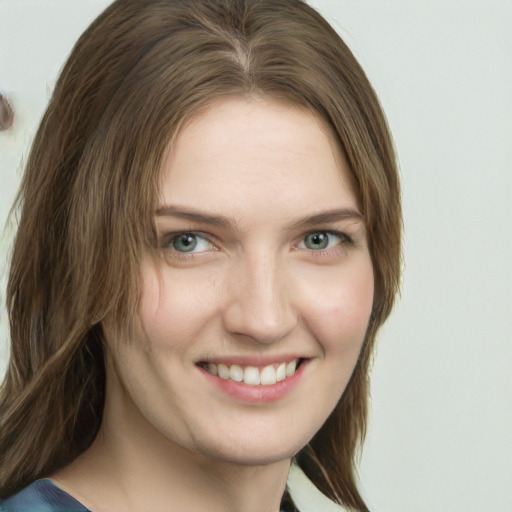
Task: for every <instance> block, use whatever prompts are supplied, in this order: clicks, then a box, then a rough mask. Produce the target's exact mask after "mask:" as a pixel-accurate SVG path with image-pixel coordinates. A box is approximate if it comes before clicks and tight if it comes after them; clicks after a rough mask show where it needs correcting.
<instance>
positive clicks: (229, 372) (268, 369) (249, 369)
mask: <svg viewBox="0 0 512 512" xmlns="http://www.w3.org/2000/svg"><path fill="white" fill-rule="evenodd" d="M298 361H299V360H298V359H294V360H293V361H290V362H289V363H280V364H279V365H277V366H276V365H275V364H270V365H268V366H265V367H264V368H261V370H260V369H259V368H257V367H256V366H246V367H245V368H244V367H242V366H240V365H238V364H232V365H231V366H227V365H225V364H223V363H219V364H216V363H208V364H206V365H205V366H204V367H203V368H204V369H205V370H206V371H207V372H208V373H211V374H212V375H218V376H219V377H220V378H221V379H224V380H233V381H235V382H244V384H248V385H250V386H258V385H261V386H271V385H272V384H275V383H276V382H281V381H282V380H284V379H286V378H288V377H291V376H292V375H293V374H294V373H295V370H296V369H297V363H298Z"/></svg>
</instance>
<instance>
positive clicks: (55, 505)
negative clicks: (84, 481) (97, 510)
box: [0, 479, 91, 512]
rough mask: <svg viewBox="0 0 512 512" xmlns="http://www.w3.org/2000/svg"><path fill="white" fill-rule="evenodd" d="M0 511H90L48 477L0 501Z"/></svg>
mask: <svg viewBox="0 0 512 512" xmlns="http://www.w3.org/2000/svg"><path fill="white" fill-rule="evenodd" d="M0 512H91V511H90V510H89V509H88V508H86V507H84V506H83V505H82V504H81V503H80V502H78V501H77V500H75V498H73V497H72V496H70V495H69V494H68V493H67V492H64V491H63V490H62V489H59V488H58V487H57V486H56V485H55V484H54V483H53V482H51V481H50V480H48V479H43V480H37V481H35V482H34V483H33V484H30V485H29V486H28V487H25V489H22V490H21V491H20V492H19V493H17V494H15V495H13V496H11V497H9V498H7V499H6V500H5V501H2V502H0Z"/></svg>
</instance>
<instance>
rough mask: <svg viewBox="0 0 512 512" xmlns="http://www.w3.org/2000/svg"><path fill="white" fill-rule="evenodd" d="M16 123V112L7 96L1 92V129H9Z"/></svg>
mask: <svg viewBox="0 0 512 512" xmlns="http://www.w3.org/2000/svg"><path fill="white" fill-rule="evenodd" d="M13 123H14V112H13V110H12V107H11V105H10V104H9V102H8V101H7V98H6V97H5V96H3V95H2V94H0V131H4V130H8V129H9V128H10V127H11V126H12V124H13Z"/></svg>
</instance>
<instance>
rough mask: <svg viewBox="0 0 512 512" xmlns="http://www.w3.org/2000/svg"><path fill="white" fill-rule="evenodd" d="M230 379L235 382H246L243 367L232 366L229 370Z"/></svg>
mask: <svg viewBox="0 0 512 512" xmlns="http://www.w3.org/2000/svg"><path fill="white" fill-rule="evenodd" d="M229 378H230V379H231V380H234V381H235V382H242V381H243V380H244V371H243V370H242V367H241V366H238V365H237V364H232V365H231V368H230V369H229Z"/></svg>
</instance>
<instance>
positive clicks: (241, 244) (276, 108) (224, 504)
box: [53, 97, 374, 512]
mask: <svg viewBox="0 0 512 512" xmlns="http://www.w3.org/2000/svg"><path fill="white" fill-rule="evenodd" d="M340 210H342V212H343V213H344V215H338V216H336V215H331V216H330V217H329V218H324V219H320V220H319V219H316V220H315V219H314V218H313V217H314V216H317V215H318V214H322V213H325V212H333V211H337V212H339V211H340ZM191 212H193V213H194V215H191ZM197 213H199V214H201V215H203V216H204V215H206V216H217V217H218V216H221V217H222V218H223V219H224V224H219V223H218V222H217V223H212V222H210V221H207V220H205V219H200V218H199V219H198V218H192V217H197V215H195V214H197ZM155 223H156V227H157V233H158V237H159V242H158V247H157V248H156V249H155V250H153V251H150V250H148V253H147V254H146V255H145V257H144V260H143V263H142V268H141V272H142V277H143V280H142V281H143V286H142V290H141V304H140V312H139V317H138V318H137V319H136V321H135V326H134V329H133V335H132V337H131V339H128V340H127V339H121V336H120V335H119V334H118V332H117V331H116V329H115V326H113V325H110V324H109V322H106V323H105V332H106V337H107V344H108V350H107V354H106V365H107V396H106V405H105V413H104V419H103V424H102V427H101V430H100V433H99V435H98V437H97V439H96V441H95V442H94V443H93V445H92V447H91V448H90V449H89V450H88V451H86V452H85V453H84V454H83V455H82V456H80V457H79V458H78V459H77V460H76V461H75V462H74V463H72V464H71V465H70V466H68V467H67V468H65V469H64V470H62V471H60V472H59V473H57V474H55V475H53V479H54V481H55V482H56V483H57V484H58V485H60V486H61V487H62V488H64V489H65V490H67V491H68V492H70V494H72V495H74V496H75V497H76V498H77V499H79V501H81V502H82V503H84V504H85V505H86V506H88V507H90V508H91V509H92V510H94V511H95V512H104V511H105V512H106V511H110V510H125V511H137V512H141V511H150V510H151V511H154V512H156V511H164V510H169V507H170V506H171V509H172V510H180V511H196V512H197V511H200V510H208V511H210V512H216V511H219V512H220V511H222V512H229V511H233V512H234V511H237V512H240V511H244V512H251V511H254V512H276V511H277V510H278V509H279V502H280V499H281V495H282V493H283V491H284V487H285V484H286V478H287V473H288V470H289V465H290V460H291V457H293V455H294V454H296V453H297V452H298V451H299V450H300V449H301V448H302V447H303V446H304V445H305V444H307V442H308V441H309V440H310V439H311V438H312V436H313V435H314V434H315V432H317V431H318V429H319V428H320V427H321V426H322V424H323V423H324V422H325V420H326V419H327V417H328V416H329V414H330V412H331V411H332V409H333V408H334V406H335V405H336V403H337V401H338V400H339V398H340V396H341V394H342V393H343V390H344V389H345V387H346V384H347V382H348V380H349V378H350V375H351V373H352V371H353V369H354V366H355V363H356V361H357V358H358V355H359V352H360V349H361V346H362V342H363V339H364V335H365V331H366V328H367V325H368V320H369V317H370V312H371V307H372V302H373V288H374V281H373V270H372V264H371V259H370V254H369V251H368V245H367V240H366V233H365V226H364V221H363V218H362V217H361V215H360V213H359V210H358V205H357V201H356V197H355V194H354V190H353V186H352V182H351V177H350V170H349V167H348V164H347V162H346V160H345V157H344V156H343V154H342V152H341V151H340V149H339V148H338V147H337V145H336V143H335V142H334V139H333V137H332V135H331V133H330V132H329V130H328V128H327V127H326V126H325V125H324V124H323V122H322V121H320V120H319V119H317V118H315V117H314V116H313V115H312V114H311V113H309V112H307V111H305V110H302V109H299V108H296V107H293V106H290V105H286V104H283V103H277V102H274V101H269V100H262V99H247V98H238V97H234V98H227V99H223V100H221V101H218V102H217V103H215V104H214V105H213V106H211V107H209V108H208V109H207V110H206V111H203V112H202V113H200V114H198V115H196V116H195V117H193V118H192V119H191V120H190V121H189V122H188V123H187V124H186V125H185V126H184V127H183V129H182V130H181V132H180V134H179V135H178V138H177V140H176V145H175V146H174V148H173V150H172V151H171V152H170V155H169V158H168V160H167V162H166V165H165V167H164V169H163V173H162V184H161V193H160V203H159V205H158V209H157V212H156V215H155ZM184 232H188V233H192V234H194V236H196V237H199V238H196V239H195V242H197V245H196V247H195V248H194V250H193V251H192V252H182V251H181V252H180V250H181V249H182V246H180V245H179V243H178V248H179V249H180V250H178V249H176V240H177V234H179V233H184ZM330 232H337V233H340V234H338V235H336V234H325V233H330ZM312 233H320V234H322V233H324V235H322V236H323V237H327V239H328V247H327V248H324V249H319V248H318V246H317V245H312V244H311V237H309V238H308V237H307V236H308V235H310V234H312ZM293 357H301V358H306V362H305V364H304V367H303V368H302V374H301V378H300V379H299V380H298V382H297V383H296V384H295V385H294V386H293V387H292V389H291V390H290V391H289V392H288V393H287V394H285V396H283V397H281V398H280V399H279V400H277V401H273V402H270V403H253V402H247V401H244V400H241V399H238V398H236V397H233V396H231V395H229V394H227V393H226V392H225V391H224V390H222V389H220V388H219V387H217V386H215V385H212V379H211V377H209V376H208V375H207V374H206V373H205V372H204V370H202V369H201V368H200V367H199V366H198V362H200V361H205V360H208V359H212V360H214V361H223V360H231V359H233V358H234V359H237V358H239V359H240V358H241V359H243V360H244V361H255V362H256V363H255V364H258V362H261V361H268V360H272V361H276V362H277V361H280V360H283V359H285V358H288V359H290V358H293ZM262 358H263V359H262Z"/></svg>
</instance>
